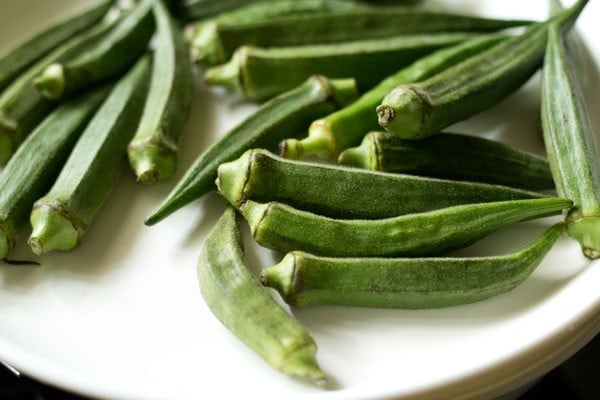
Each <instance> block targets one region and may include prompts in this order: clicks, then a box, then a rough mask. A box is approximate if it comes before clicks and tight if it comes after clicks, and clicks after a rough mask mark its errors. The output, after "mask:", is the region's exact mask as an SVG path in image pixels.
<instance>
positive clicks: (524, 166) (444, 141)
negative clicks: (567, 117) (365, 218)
mask: <svg viewBox="0 0 600 400" xmlns="http://www.w3.org/2000/svg"><path fill="white" fill-rule="evenodd" d="M338 161H339V162H340V163H341V164H345V165H351V166H354V167H361V168H367V169H370V170H375V171H387V172H400V173H406V174H415V175H422V176H430V177H435V178H445V179H457V180H465V181H475V182H484V183H492V184H499V185H506V186H511V187H517V188H522V189H526V190H551V189H554V180H553V179H552V173H551V171H550V166H549V165H548V162H547V161H546V160H545V159H544V158H542V157H540V156H537V155H535V154H533V153H530V152H526V151H523V150H518V149H516V148H514V147H511V146H509V145H507V144H504V143H501V142H498V141H495V140H489V139H484V138H481V137H476V136H469V135H460V134H456V133H439V134H437V135H435V136H432V137H429V138H427V139H423V140H404V139H400V138H398V137H397V136H395V135H392V134H390V133H387V132H370V133H369V134H367V135H366V136H365V137H364V139H363V142H362V143H361V145H360V146H358V147H355V148H350V149H347V150H345V151H343V152H342V153H341V154H340V156H339V158H338Z"/></svg>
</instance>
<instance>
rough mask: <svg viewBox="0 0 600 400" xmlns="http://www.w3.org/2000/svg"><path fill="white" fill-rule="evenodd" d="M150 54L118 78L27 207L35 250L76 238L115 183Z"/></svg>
mask: <svg viewBox="0 0 600 400" xmlns="http://www.w3.org/2000/svg"><path fill="white" fill-rule="evenodd" d="M150 63H151V58H150V56H149V55H148V56H144V57H142V58H141V59H140V60H139V61H138V62H137V63H136V64H135V66H134V67H132V69H131V70H130V71H129V72H127V74H126V75H125V76H124V77H123V78H121V79H120V80H119V81H118V82H117V83H116V84H115V86H114V88H113V89H112V90H111V92H110V94H109V95H108V97H107V99H106V100H105V101H104V102H103V103H102V105H101V106H100V108H99V109H98V111H97V112H96V113H95V115H94V116H93V118H92V120H91V121H90V122H89V124H88V125H87V127H86V129H85V131H84V132H83V133H82V134H81V137H80V138H79V140H78V141H77V144H76V145H75V147H74V148H73V150H72V152H71V154H70V156H69V158H68V160H67V161H66V163H65V165H64V167H63V168H62V170H61V172H60V175H59V176H58V178H57V179H56V181H55V182H54V184H53V185H52V188H51V189H50V191H49V192H48V193H46V194H45V195H44V196H43V197H42V198H40V199H38V200H37V201H36V202H35V203H34V205H33V210H32V211H31V216H30V221H31V226H32V233H31V235H30V236H29V240H28V244H29V246H30V247H31V249H32V251H33V252H34V253H35V254H38V255H39V254H43V253H46V252H49V251H52V250H62V251H67V250H71V249H73V248H75V247H76V246H78V245H79V243H80V242H81V240H82V238H83V236H84V234H85V232H86V231H87V230H88V228H89V225H90V223H91V222H92V220H93V218H94V216H95V215H96V214H97V213H98V211H99V210H100V208H101V207H102V204H103V203H104V201H105V200H106V198H107V197H108V195H109V194H110V191H111V189H112V188H113V187H114V185H115V183H116V182H117V180H118V178H119V176H120V174H121V171H122V170H123V166H124V164H125V162H126V158H127V143H129V141H130V140H131V136H132V134H133V131H132V129H131V127H132V126H135V125H136V124H137V123H138V121H139V119H140V116H141V113H142V108H143V104H144V102H143V100H144V98H145V96H146V92H147V87H148V82H149V78H150V76H149V72H150Z"/></svg>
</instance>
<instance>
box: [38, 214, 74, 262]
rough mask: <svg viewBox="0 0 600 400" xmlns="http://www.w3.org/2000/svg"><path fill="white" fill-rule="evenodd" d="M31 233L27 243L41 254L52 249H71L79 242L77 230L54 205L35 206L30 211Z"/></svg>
mask: <svg viewBox="0 0 600 400" xmlns="http://www.w3.org/2000/svg"><path fill="white" fill-rule="evenodd" d="M30 219H31V227H32V230H33V231H32V233H31V236H29V240H28V241H27V244H29V247H30V248H31V250H32V251H33V252H34V253H35V254H37V255H41V254H44V253H47V252H49V251H52V250H62V251H66V250H71V249H73V248H75V247H76V246H77V245H78V244H79V232H78V230H77V229H76V228H75V226H74V225H73V222H71V221H70V220H69V218H68V217H67V216H65V215H63V214H62V213H61V212H60V210H58V209H57V208H56V207H51V206H42V207H35V206H34V208H33V211H32V212H31V217H30Z"/></svg>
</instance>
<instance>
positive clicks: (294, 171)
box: [217, 149, 542, 219]
mask: <svg viewBox="0 0 600 400" xmlns="http://www.w3.org/2000/svg"><path fill="white" fill-rule="evenodd" d="M218 172H219V174H218V178H217V187H218V189H219V192H220V193H221V194H222V195H223V196H224V197H225V198H226V199H227V200H228V201H229V202H230V203H231V204H232V205H234V206H236V207H240V206H241V205H242V204H243V203H244V202H245V201H247V200H254V201H257V202H269V201H278V202H282V203H285V204H288V205H291V206H293V207H296V208H299V209H302V210H305V211H311V212H314V213H317V214H321V215H326V216H328V217H332V218H364V219H373V218H386V217H395V216H398V215H403V214H411V213H416V212H425V211H431V210H436V209H439V208H445V207H450V206H455V205H459V204H469V203H485V202H493V201H506V200H517V199H527V198H539V197H542V196H541V195H539V194H537V193H533V192H528V191H524V190H517V189H513V188H509V187H504V186H498V185H487V184H480V183H471V182H456V181H449V180H442V179H431V178H423V177H419V176H412V175H405V174H392V173H385V172H376V171H367V170H364V169H359V168H348V167H344V166H339V165H331V164H323V163H313V162H304V161H295V160H287V159H284V158H281V157H277V156H275V155H273V154H272V153H269V152H267V151H265V150H261V149H254V150H249V151H247V152H246V153H244V155H243V156H242V157H240V158H239V159H237V160H235V161H231V162H228V163H223V164H221V165H220V166H219V170H218Z"/></svg>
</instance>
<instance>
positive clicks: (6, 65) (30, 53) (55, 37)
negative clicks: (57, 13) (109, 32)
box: [0, 0, 115, 91]
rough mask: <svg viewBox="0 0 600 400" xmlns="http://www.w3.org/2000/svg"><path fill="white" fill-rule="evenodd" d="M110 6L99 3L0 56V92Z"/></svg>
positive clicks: (112, 0)
mask: <svg viewBox="0 0 600 400" xmlns="http://www.w3.org/2000/svg"><path fill="white" fill-rule="evenodd" d="M114 3H115V0H102V1H101V2H99V3H98V4H96V5H94V6H93V7H91V8H88V9H86V10H85V11H82V12H80V13H78V14H77V15H72V16H69V17H67V18H66V19H64V20H61V21H57V22H55V23H53V24H52V25H51V26H49V27H47V28H46V29H44V30H42V31H40V32H39V33H36V34H35V35H34V36H32V37H30V38H28V39H26V40H25V41H23V42H22V43H19V44H17V45H16V46H14V47H13V48H11V49H10V50H8V51H6V52H5V53H3V54H1V55H0V91H2V90H3V89H4V88H6V87H7V86H8V85H9V84H10V82H12V81H13V80H14V79H16V78H17V76H19V75H20V74H21V73H22V72H24V71H26V70H27V68H29V67H30V66H32V65H33V64H34V63H35V62H36V61H38V60H39V59H41V58H42V57H44V56H45V55H46V54H48V53H49V52H50V51H52V50H53V49H55V48H56V47H58V46H59V45H60V44H62V43H63V42H65V41H67V40H68V39H70V38H71V37H72V36H73V35H77V34H78V33H80V32H82V31H84V30H86V29H88V28H90V27H91V26H93V25H94V24H96V23H97V22H99V21H100V20H101V19H102V18H103V17H104V16H105V15H106V13H107V12H108V10H109V9H110V8H111V7H112V6H113V4H114Z"/></svg>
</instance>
